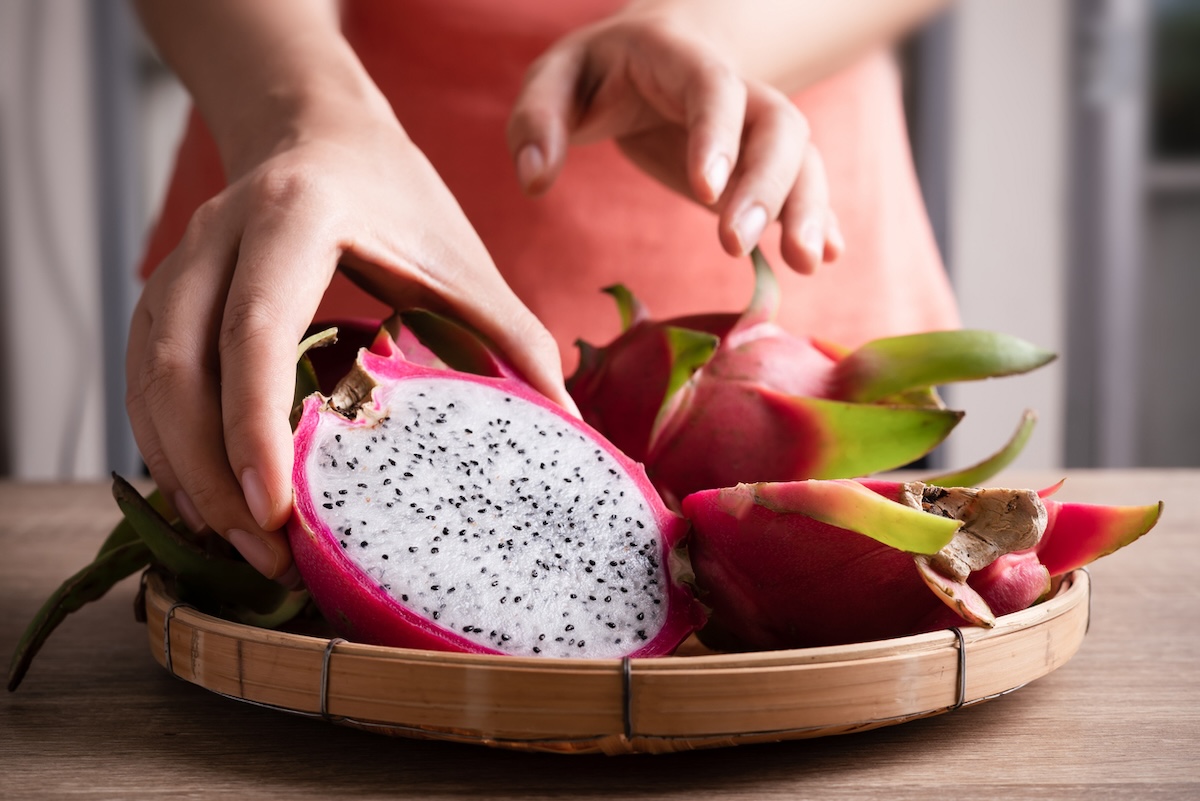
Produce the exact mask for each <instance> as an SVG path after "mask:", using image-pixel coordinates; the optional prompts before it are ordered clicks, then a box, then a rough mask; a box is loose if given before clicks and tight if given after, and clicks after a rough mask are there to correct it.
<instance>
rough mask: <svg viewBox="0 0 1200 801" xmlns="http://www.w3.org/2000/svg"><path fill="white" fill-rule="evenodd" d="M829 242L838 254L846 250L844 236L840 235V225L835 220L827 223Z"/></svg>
mask: <svg viewBox="0 0 1200 801" xmlns="http://www.w3.org/2000/svg"><path fill="white" fill-rule="evenodd" d="M829 244H830V245H832V246H833V249H834V250H836V251H837V252H838V253H839V254H840V253H843V252H844V251H845V250H846V237H845V236H843V235H842V227H841V226H840V225H838V224H837V222H836V221H834V222H832V223H830V224H829Z"/></svg>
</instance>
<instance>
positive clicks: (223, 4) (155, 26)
mask: <svg viewBox="0 0 1200 801" xmlns="http://www.w3.org/2000/svg"><path fill="white" fill-rule="evenodd" d="M135 4H136V7H137V10H138V13H139V15H140V17H141V20H142V23H143V25H144V27H145V29H146V32H147V34H148V35H149V36H150V38H151V39H152V40H153V41H154V43H155V45H156V46H157V47H158V49H159V52H160V53H161V54H162V57H163V59H164V60H165V61H166V62H167V63H168V64H169V65H170V66H171V67H172V69H173V70H175V72H176V74H177V75H178V76H179V77H180V79H181V80H182V81H183V83H184V84H185V85H186V86H187V88H188V90H189V92H190V93H191V94H192V97H193V98H194V100H195V102H196V105H197V107H198V109H199V110H200V113H201V115H203V117H204V119H205V121H206V122H207V123H208V125H209V127H210V129H211V130H212V132H213V135H214V137H215V138H216V141H217V146H218V148H219V150H220V152H221V157H222V160H223V161H224V164H225V168H226V172H227V173H228V175H229V177H230V178H233V177H236V176H238V175H240V174H241V173H242V172H244V171H245V170H246V169H247V168H248V167H249V166H251V165H253V164H255V163H257V162H258V161H259V160H261V159H262V158H263V157H265V156H266V155H267V154H269V153H270V152H272V151H273V150H274V149H275V148H276V147H278V146H279V144H280V143H281V142H286V141H289V140H294V139H296V138H298V137H302V136H304V135H305V134H306V133H310V132H312V130H314V129H319V128H320V126H322V125H324V124H330V125H332V124H338V121H339V119H344V118H345V116H349V114H351V113H358V112H362V111H366V112H368V113H372V114H379V115H386V116H388V117H390V116H391V111H390V108H389V107H388V104H387V101H386V100H385V99H384V98H383V96H382V95H381V94H380V93H379V91H378V90H377V89H376V88H375V86H374V84H373V82H372V81H371V79H370V77H369V76H368V75H367V73H366V70H365V69H364V68H363V67H362V64H361V63H360V62H359V60H358V58H357V56H356V55H355V54H354V52H353V50H352V49H351V48H350V46H349V44H348V43H347V42H346V41H345V39H344V38H343V37H342V35H341V32H340V30H339V25H338V18H337V8H336V4H335V3H334V2H331V1H330V0H286V1H284V0H187V1H185V2H169V3H166V2H161V0H135Z"/></svg>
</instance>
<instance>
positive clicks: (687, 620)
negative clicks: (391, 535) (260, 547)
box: [287, 337, 705, 657]
mask: <svg viewBox="0 0 1200 801" xmlns="http://www.w3.org/2000/svg"><path fill="white" fill-rule="evenodd" d="M359 360H360V363H361V364H362V366H363V367H365V368H366V369H367V370H368V371H369V372H370V373H371V374H372V375H373V376H375V377H376V378H377V379H379V380H382V381H387V380H403V379H406V378H417V377H441V378H445V377H446V376H447V375H453V376H454V378H455V379H456V380H462V381H472V382H477V383H480V384H485V385H489V386H494V387H497V388H499V389H502V390H503V391H505V392H507V393H509V394H511V395H514V396H517V397H520V398H523V399H525V400H528V401H530V402H531V403H535V404H537V405H539V406H541V407H542V408H544V409H548V410H550V411H552V412H553V413H554V414H556V415H557V416H558V417H560V418H561V419H562V420H563V421H565V422H567V423H569V424H570V425H572V426H575V427H576V428H578V429H580V430H581V431H583V432H584V433H586V434H587V435H588V436H589V437H590V438H592V439H593V440H594V441H595V443H596V445H597V447H602V448H604V449H605V450H606V451H607V452H608V454H609V455H610V456H611V457H612V458H613V459H614V460H615V461H617V462H618V463H619V464H620V465H621V466H623V467H624V468H625V469H626V470H627V471H628V472H629V473H630V474H631V475H633V476H634V477H635V478H636V479H637V481H638V483H639V485H640V486H641V487H642V489H643V492H644V494H645V498H646V502H647V506H648V507H649V508H650V509H651V510H652V512H653V514H654V517H655V519H656V521H657V522H658V525H659V528H660V531H661V537H660V542H661V544H662V564H669V562H668V559H667V555H668V554H669V552H670V551H671V550H672V549H673V548H674V547H675V546H677V545H678V544H679V543H680V542H681V540H682V539H683V537H684V536H685V535H686V534H687V531H688V526H687V523H686V522H685V521H684V520H683V519H682V518H680V517H679V516H678V515H675V514H673V513H672V512H670V511H669V510H668V509H667V508H666V507H664V506H663V505H662V504H661V503H660V502H659V501H658V496H657V494H656V493H655V492H654V490H653V488H652V487H651V486H650V482H649V480H648V479H647V478H646V476H645V471H644V470H643V469H642V468H641V466H640V465H638V464H636V463H634V462H632V461H631V460H629V458H628V457H626V456H625V455H624V454H622V453H621V452H620V451H618V450H616V449H615V448H614V447H613V446H612V445H610V444H609V443H608V442H607V441H605V440H604V439H603V438H602V437H600V436H598V435H597V434H596V433H595V432H594V431H592V430H591V429H590V428H589V427H588V426H587V425H586V424H584V423H582V422H580V421H579V420H576V419H575V418H574V417H571V416H570V415H568V414H566V413H565V412H563V411H562V410H561V409H559V407H557V406H556V405H554V404H552V403H551V402H549V401H548V400H546V399H545V398H544V397H542V396H541V395H539V394H538V393H537V392H535V391H534V390H533V389H531V388H530V387H529V386H528V385H527V384H525V383H524V382H523V381H520V380H519V379H516V378H512V377H506V378H490V377H483V376H475V375H470V374H466V373H458V372H450V371H447V370H442V369H437V368H429V367H424V366H421V365H417V364H413V363H411V362H409V361H407V360H406V359H405V358H404V354H403V353H401V352H400V349H399V348H397V347H396V346H395V345H394V344H392V343H391V340H390V338H387V337H381V338H380V339H378V340H376V341H375V343H374V344H373V345H372V348H371V351H366V350H364V351H362V352H361V353H360V355H359ZM323 406H324V400H323V399H322V398H321V397H319V396H316V395H313V396H310V397H309V398H307V399H306V400H305V401H304V409H303V415H302V416H301V418H300V422H299V424H298V426H297V428H296V432H295V435H294V441H295V444H296V453H295V462H294V466H293V472H292V481H293V487H294V506H293V511H292V516H291V519H290V520H289V521H288V527H287V528H288V539H289V542H290V544H291V547H292V553H293V555H294V558H295V560H296V566H297V568H298V569H299V571H300V574H301V576H302V577H303V578H304V581H305V584H306V585H307V587H308V589H309V591H310V592H311V593H312V596H313V599H314V601H316V603H317V606H318V607H319V608H320V610H321V612H322V614H324V615H325V617H326V619H327V620H328V621H329V622H330V624H331V625H333V627H334V628H335V629H336V630H337V631H338V632H339V633H340V634H341V635H342V636H344V637H346V638H347V639H352V640H355V641H358V642H366V643H373V644H377V645H387V646H393V647H404V648H418V649H428V650H435V651H461V652H469V653H500V652H498V651H495V650H493V649H490V648H487V647H485V646H481V645H479V644H478V643H475V642H472V641H469V640H467V639H465V638H463V637H461V636H459V635H458V634H456V633H454V632H451V631H448V630H446V629H444V628H442V627H440V626H438V625H437V624H435V623H433V622H432V621H430V620H427V619H426V618H424V617H421V616H420V615H417V614H415V613H413V612H412V611H411V610H409V609H407V608H406V607H404V606H403V605H402V604H400V603H399V602H398V601H396V600H395V599H394V598H392V597H391V596H390V595H388V594H387V593H386V592H385V591H384V590H383V589H381V588H380V587H378V586H377V585H376V583H374V582H372V581H371V580H370V579H369V578H368V577H367V576H365V575H364V574H363V573H362V571H360V570H359V569H358V568H357V567H355V566H354V565H353V563H352V562H351V561H350V560H349V559H348V558H347V557H346V556H345V554H344V552H343V551H342V548H341V547H340V546H339V545H338V543H337V540H336V538H335V535H334V534H333V533H332V532H331V531H329V529H328V527H327V526H325V525H324V524H323V523H322V522H321V520H320V517H319V516H318V515H317V513H316V505H315V501H314V499H313V497H312V495H311V493H310V492H309V488H308V482H307V480H306V477H305V473H304V465H305V462H306V460H307V456H308V453H309V449H310V447H311V444H312V439H313V432H314V430H315V428H316V425H317V421H318V415H319V414H320V413H321V412H322V407H323ZM375 408H376V409H377V410H378V408H379V407H378V406H376V407H375ZM347 424H348V425H367V423H366V422H365V421H363V422H349V421H347ZM667 604H668V609H669V610H670V611H669V613H668V617H667V620H666V623H665V624H664V626H663V628H662V629H661V630H660V631H659V632H658V634H657V635H656V636H655V637H653V638H652V639H651V640H650V641H649V642H647V643H646V644H645V645H643V646H642V647H641V648H639V649H638V650H636V651H634V652H632V653H630V654H629V655H630V656H636V657H642V656H661V655H664V654H667V653H670V652H672V651H673V650H674V649H675V648H676V647H677V646H678V645H679V643H680V642H682V641H683V640H684V639H685V638H686V637H687V636H688V635H689V634H690V633H691V632H693V631H695V630H696V629H697V628H699V627H700V626H701V625H703V623H704V620H705V615H704V610H703V607H702V606H700V604H698V603H697V602H696V600H695V598H694V597H693V596H692V593H691V591H690V590H689V589H687V587H686V586H684V585H683V584H681V583H679V582H677V581H672V582H671V584H670V586H669V588H668V590H667Z"/></svg>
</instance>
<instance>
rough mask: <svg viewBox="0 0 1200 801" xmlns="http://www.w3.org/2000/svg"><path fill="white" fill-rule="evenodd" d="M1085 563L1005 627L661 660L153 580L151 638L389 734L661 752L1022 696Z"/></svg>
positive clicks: (1063, 632) (206, 672) (254, 688)
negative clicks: (505, 640) (416, 640)
mask: <svg viewBox="0 0 1200 801" xmlns="http://www.w3.org/2000/svg"><path fill="white" fill-rule="evenodd" d="M1090 589H1091V587H1090V580H1089V577H1088V575H1087V573H1086V571H1082V570H1080V571H1075V572H1074V573H1072V574H1070V575H1069V576H1067V577H1066V579H1065V580H1064V581H1063V583H1062V586H1061V588H1060V590H1059V592H1058V593H1057V594H1056V595H1055V596H1054V597H1053V598H1051V599H1050V600H1048V601H1046V602H1045V603H1042V604H1039V605H1037V606H1034V607H1032V608H1030V609H1026V610H1024V611H1021V612H1018V613H1015V614H1012V615H1006V616H1004V617H1001V618H1000V619H999V620H998V621H997V625H996V627H995V628H994V629H982V628H977V627H964V628H962V629H950V630H946V631H939V632H931V633H928V634H920V635H915V636H911V637H901V638H897V639H892V640H881V641H877V642H867V643H856V644H853V645H842V646H834V647H825V648H805V649H798V650H790V651H770V652H757V653H745V654H708V653H703V654H699V655H693V656H672V657H660V658H655V659H632V660H630V659H625V660H619V659H618V660H613V659H531V658H520V657H508V656H487V655H477V654H455V653H441V652H436V651H417V650H408V649H402V648H384V647H379V646H373V645H362V644H358V643H350V642H346V641H344V640H339V639H334V640H328V639H323V638H319V637H311V636H304V635H299V634H290V633H285V632H278V631H270V630H266V629H259V628H255V627H252V626H245V625H242V624H238V623H233V622H230V621H227V620H222V619H220V618H216V617H212V616H210V615H206V614H203V613H201V612H198V611H197V610H195V609H193V608H191V607H189V606H187V605H184V604H180V603H179V602H177V601H176V600H175V599H174V598H172V597H171V596H170V595H169V594H168V593H167V591H166V589H165V588H164V585H163V583H162V582H161V581H160V580H159V579H158V578H157V577H155V576H152V575H151V576H148V577H147V581H146V617H147V632H148V634H149V641H150V648H151V651H152V653H153V656H154V658H155V659H156V660H158V662H159V664H161V665H163V667H165V668H167V670H169V671H170V672H171V673H172V674H173V675H175V676H177V677H179V678H181V679H184V680H185V681H189V682H192V683H194V684H198V685H200V686H201V687H204V688H206V689H208V690H210V691H212V692H215V693H218V694H220V695H224V696H228V697H230V698H234V699H237V700H241V701H246V702H249V703H252V704H256V705H260V706H267V707H270V708H273V709H279V710H282V711H286V712H291V713H295V714H300V715H307V716H313V717H324V718H326V719H328V720H330V721H331V722H334V723H338V724H342V725H347V726H354V727H357V728H363V729H368V730H371V731H377V732H381V733H385V734H391V735H397V736H405V737H418V738H432V739H441V740H452V741H459V742H469V743H476V744H483V745H489V746H497V747H505V748H513V749H518V750H532V751H553V752H566V753H593V752H603V753H608V754H617V753H633V752H643V753H660V752H667V751H679V750H687V749H693V748H709V747H718V746H728V745H739V744H746V743H755V742H770V741H778V740H787V739H798V738H807V737H820V736H825V735H831V734H842V733H847V732H854V731H862V730H865V729H872V728H877V727H880V726H887V725H892V724H896V723H903V722H905V721H909V720H914V719H917V718H923V717H929V716H931V715H937V714H941V713H943V712H947V711H950V710H953V709H957V708H958V707H961V706H969V705H972V704H977V703H980V702H981V701H985V700H988V699H990V698H995V697H996V696H998V695H1003V694H1005V693H1007V692H1011V691H1012V690H1015V689H1017V688H1019V687H1021V686H1023V685H1025V684H1027V683H1028V682H1030V681H1033V680H1034V679H1037V678H1039V677H1041V676H1044V675H1046V674H1047V673H1049V672H1051V671H1052V670H1055V669H1056V668H1058V667H1060V666H1062V665H1063V664H1065V663H1066V662H1067V660H1069V659H1070V658H1071V657H1072V656H1073V655H1074V654H1075V652H1076V651H1077V650H1078V649H1079V646H1080V644H1081V643H1082V642H1083V638H1084V635H1085V633H1086V631H1087V626H1088V619H1089V615H1090V609H1089V594H1090Z"/></svg>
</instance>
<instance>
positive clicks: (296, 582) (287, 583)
mask: <svg viewBox="0 0 1200 801" xmlns="http://www.w3.org/2000/svg"><path fill="white" fill-rule="evenodd" d="M275 581H276V582H277V583H279V584H280V585H282V586H284V587H287V588H288V589H289V590H297V589H300V585H301V584H303V583H304V582H303V579H302V578H301V577H300V568H298V567H296V563H295V562H292V566H291V567H289V568H288V569H287V570H286V571H284V573H283V575H282V576H280V577H279V578H277V579H275Z"/></svg>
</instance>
